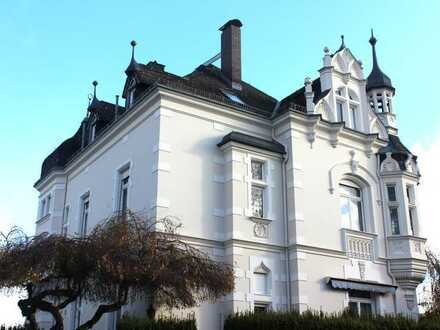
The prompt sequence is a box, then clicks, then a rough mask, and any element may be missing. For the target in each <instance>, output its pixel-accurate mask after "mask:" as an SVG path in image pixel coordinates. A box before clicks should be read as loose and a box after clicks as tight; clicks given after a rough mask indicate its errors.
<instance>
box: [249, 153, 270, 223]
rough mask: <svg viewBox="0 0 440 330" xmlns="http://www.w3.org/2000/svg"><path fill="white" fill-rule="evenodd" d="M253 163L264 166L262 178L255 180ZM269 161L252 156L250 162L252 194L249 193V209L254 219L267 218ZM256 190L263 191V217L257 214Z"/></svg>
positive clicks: (250, 188)
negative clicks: (255, 204) (255, 206)
mask: <svg viewBox="0 0 440 330" xmlns="http://www.w3.org/2000/svg"><path fill="white" fill-rule="evenodd" d="M252 163H260V164H261V166H262V169H261V172H262V178H261V179H254V177H253V173H252ZM267 167H268V161H267V160H265V159H262V158H259V157H255V156H251V157H250V161H249V169H248V170H249V178H250V187H249V190H250V193H249V209H250V214H251V216H252V217H254V218H261V219H264V218H266V217H267V206H268V198H267V197H268V196H267V187H268V183H267V181H268V168H267ZM254 189H258V190H261V205H262V207H261V208H262V210H261V215H260V214H256V213H255V209H254V203H253V198H252V196H253V191H254Z"/></svg>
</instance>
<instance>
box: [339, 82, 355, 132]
mask: <svg viewBox="0 0 440 330" xmlns="http://www.w3.org/2000/svg"><path fill="white" fill-rule="evenodd" d="M335 94H336V95H335V97H336V109H335V111H336V116H335V118H336V121H338V122H344V123H345V126H347V127H348V128H351V129H358V128H359V119H360V114H359V98H358V96H357V95H356V93H355V92H354V91H352V90H351V89H348V88H346V87H340V88H338V89H337V90H336V92H335Z"/></svg>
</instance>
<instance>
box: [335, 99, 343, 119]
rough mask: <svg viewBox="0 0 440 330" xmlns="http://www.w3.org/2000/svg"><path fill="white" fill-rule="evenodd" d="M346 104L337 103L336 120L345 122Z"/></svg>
mask: <svg viewBox="0 0 440 330" xmlns="http://www.w3.org/2000/svg"><path fill="white" fill-rule="evenodd" d="M343 113H344V106H343V104H342V103H340V102H337V103H336V121H338V122H343V121H344V116H343Z"/></svg>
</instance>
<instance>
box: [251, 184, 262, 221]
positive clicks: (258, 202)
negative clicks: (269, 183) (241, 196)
mask: <svg viewBox="0 0 440 330" xmlns="http://www.w3.org/2000/svg"><path fill="white" fill-rule="evenodd" d="M251 195H252V196H251V197H252V215H253V216H254V217H258V218H263V217H264V208H263V206H264V197H263V195H264V189H263V188H261V187H258V186H252V192H251Z"/></svg>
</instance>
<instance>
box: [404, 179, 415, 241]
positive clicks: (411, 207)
mask: <svg viewBox="0 0 440 330" xmlns="http://www.w3.org/2000/svg"><path fill="white" fill-rule="evenodd" d="M406 198H407V199H408V216H409V225H410V233H409V234H410V235H411V236H415V235H416V231H415V224H414V222H415V220H416V218H417V210H416V204H415V196H414V186H413V185H407V186H406Z"/></svg>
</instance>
